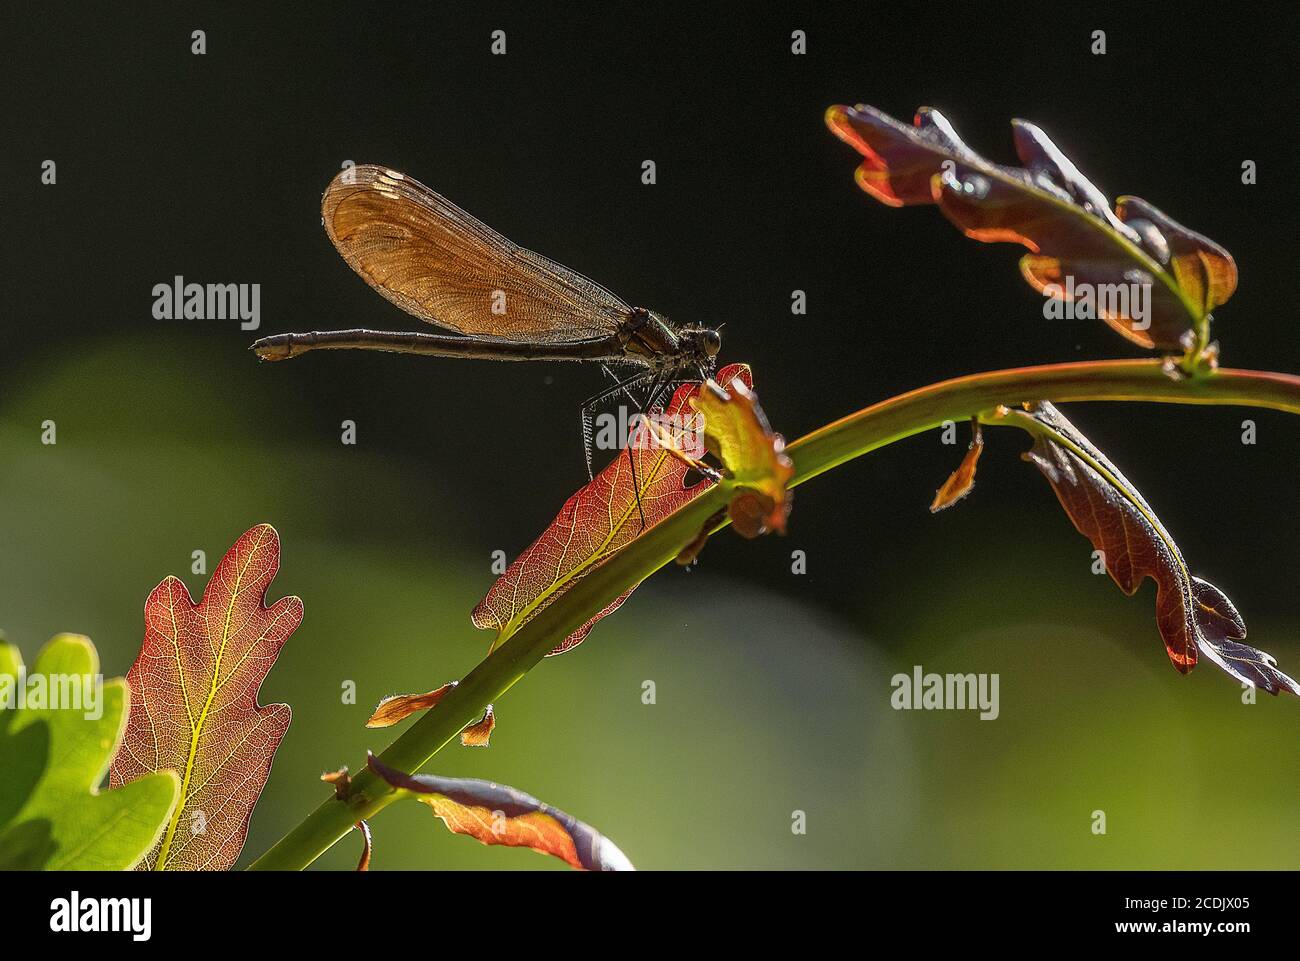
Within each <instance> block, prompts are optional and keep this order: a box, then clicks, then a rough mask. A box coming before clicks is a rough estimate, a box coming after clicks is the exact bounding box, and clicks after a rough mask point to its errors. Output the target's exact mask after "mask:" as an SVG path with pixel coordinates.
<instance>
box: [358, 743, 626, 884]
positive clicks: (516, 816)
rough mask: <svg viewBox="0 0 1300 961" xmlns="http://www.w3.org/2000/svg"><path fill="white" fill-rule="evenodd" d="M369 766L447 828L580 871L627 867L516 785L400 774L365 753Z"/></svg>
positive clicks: (607, 845)
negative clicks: (528, 851)
mask: <svg viewBox="0 0 1300 961" xmlns="http://www.w3.org/2000/svg"><path fill="white" fill-rule="evenodd" d="M369 764H370V769H371V770H372V771H374V772H375V773H376V774H378V775H379V776H380V777H381V778H383V780H384V781H386V782H387V783H388V784H389V785H391V786H392V787H394V788H396V789H397V791H398V793H399V794H403V795H405V796H407V797H411V798H414V799H415V800H417V801H420V802H421V803H423V804H426V805H428V807H429V808H430V809H431V810H432V811H433V813H434V815H435V816H436V817H437V818H439V819H440V820H441V821H442V823H443V824H445V825H446V826H447V828H448V829H449V830H450V831H453V832H454V833H456V834H468V835H469V836H470V837H472V838H475V839H477V840H479V841H481V842H482V843H483V844H502V845H506V846H508V847H526V848H531V849H532V850H534V851H537V852H538V853H539V854H549V855H550V856H551V857H556V858H559V859H560V860H562V861H564V862H566V863H568V864H569V865H570V866H571V867H574V868H578V869H579V870H585V871H631V870H634V869H633V867H632V862H630V861H629V860H628V859H627V855H625V854H624V853H623V852H622V851H620V850H619V849H618V846H617V845H615V844H614V842H613V841H611V840H610V839H609V838H607V837H605V836H604V835H603V834H601V833H600V832H598V831H596V830H595V829H594V828H592V827H590V826H589V825H587V824H584V823H583V822H582V821H579V820H578V819H577V818H575V817H573V816H572V815H569V814H566V813H564V812H563V811H560V810H558V809H556V808H553V807H551V806H550V805H549V804H546V803H544V802H542V801H539V800H537V798H535V797H533V796H532V795H530V794H525V793H524V792H523V791H520V790H518V789H516V788H512V787H508V786H506V785H504V784H494V783H493V782H491V781H480V780H474V779H470V778H449V777H436V776H434V775H430V774H416V775H411V774H404V773H402V772H401V771H397V770H394V769H393V768H391V767H389V766H388V765H386V764H384V763H383V762H382V761H380V760H379V758H377V757H375V756H374V755H373V754H372V755H370V760H369Z"/></svg>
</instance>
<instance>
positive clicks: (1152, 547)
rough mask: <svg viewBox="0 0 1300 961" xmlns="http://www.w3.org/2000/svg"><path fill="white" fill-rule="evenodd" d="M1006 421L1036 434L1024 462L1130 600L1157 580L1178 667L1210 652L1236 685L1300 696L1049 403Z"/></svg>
mask: <svg viewBox="0 0 1300 961" xmlns="http://www.w3.org/2000/svg"><path fill="white" fill-rule="evenodd" d="M1000 417H1001V418H1002V419H1004V420H1006V421H1007V422H1008V423H1014V424H1016V425H1017V426H1020V427H1023V428H1024V429H1026V430H1028V431H1029V432H1030V433H1031V434H1032V435H1033V437H1034V446H1033V447H1032V448H1031V449H1030V450H1029V451H1028V452H1027V453H1026V454H1025V455H1024V457H1025V459H1026V460H1028V461H1030V462H1031V463H1032V464H1034V466H1036V467H1037V468H1038V469H1039V470H1040V471H1041V472H1042V473H1043V476H1044V477H1046V478H1047V481H1048V483H1050V484H1051V485H1052V490H1054V491H1055V492H1056V496H1057V499H1058V500H1059V501H1060V502H1061V506H1062V507H1063V508H1065V512H1066V514H1068V515H1069V517H1070V520H1071V521H1072V522H1073V523H1074V526H1075V527H1076V528H1077V529H1078V531H1079V532H1080V533H1081V534H1083V535H1084V536H1085V537H1087V538H1088V539H1089V540H1090V541H1092V544H1093V547H1095V548H1096V549H1097V550H1098V551H1100V552H1101V555H1102V557H1103V559H1104V562H1105V565H1106V570H1107V571H1108V572H1109V573H1110V576H1111V578H1112V579H1113V580H1114V581H1115V583H1116V584H1118V585H1119V587H1120V589H1121V590H1122V591H1124V593H1125V594H1129V595H1132V594H1134V593H1135V592H1136V591H1137V589H1138V587H1140V586H1141V584H1142V581H1143V580H1144V579H1146V578H1148V577H1149V578H1151V579H1152V580H1153V581H1155V582H1156V624H1157V627H1158V628H1159V630H1160V636H1161V637H1162V638H1163V639H1164V642H1165V649H1166V650H1167V651H1168V653H1169V659H1170V661H1172V662H1173V665H1174V667H1175V668H1177V669H1178V670H1179V671H1180V672H1182V673H1184V674H1185V673H1187V672H1188V671H1190V670H1191V669H1192V668H1193V667H1195V666H1196V662H1197V658H1198V655H1200V654H1204V655H1205V656H1206V657H1208V658H1209V659H1210V660H1211V661H1213V662H1214V663H1215V664H1217V665H1219V667H1221V668H1223V670H1225V671H1227V672H1228V673H1229V674H1230V675H1232V676H1233V677H1235V678H1236V679H1237V680H1238V681H1241V682H1243V683H1245V684H1249V685H1251V686H1252V687H1260V688H1263V689H1264V690H1265V691H1268V692H1269V693H1270V694H1277V693H1279V692H1280V691H1288V692H1289V693H1291V694H1294V695H1297V696H1300V685H1297V683H1296V682H1295V681H1294V680H1292V679H1291V678H1290V677H1288V676H1287V675H1285V674H1283V673H1282V672H1281V671H1279V670H1278V669H1277V666H1276V663H1277V662H1276V661H1274V659H1273V658H1272V657H1271V656H1270V655H1268V654H1266V653H1264V652H1263V651H1260V650H1257V649H1255V648H1253V647H1251V646H1249V645H1247V644H1244V643H1242V641H1243V639H1244V638H1245V637H1246V624H1245V622H1244V621H1243V620H1242V618H1241V615H1240V614H1239V613H1237V609H1236V607H1234V606H1233V603H1232V601H1230V600H1229V599H1228V597H1227V596H1226V595H1225V594H1224V593H1223V592H1222V591H1221V590H1219V589H1218V588H1217V587H1215V586H1214V585H1213V584H1211V583H1210V582H1209V581H1206V580H1202V579H1201V578H1199V577H1195V576H1193V575H1192V574H1191V572H1190V571H1189V570H1188V568H1187V564H1186V562H1185V561H1184V560H1183V555H1182V552H1181V551H1179V549H1178V545H1177V544H1175V543H1174V540H1173V538H1172V537H1171V536H1170V535H1169V532H1168V531H1167V530H1165V528H1164V525H1163V524H1161V523H1160V519H1159V518H1158V517H1156V515H1155V512H1154V511H1152V509H1151V507H1150V505H1148V504H1147V502H1146V501H1145V500H1144V499H1143V498H1142V495H1141V494H1139V493H1138V491H1137V489H1136V488H1135V487H1134V486H1133V485H1132V484H1131V483H1129V481H1128V479H1127V478H1125V477H1124V475H1123V474H1121V473H1120V471H1119V469H1118V468H1117V467H1115V465H1114V464H1112V463H1111V462H1110V461H1109V460H1107V459H1106V457H1105V455H1103V454H1102V453H1101V451H1099V450H1098V449H1097V448H1096V447H1095V446H1094V445H1093V444H1092V443H1091V442H1090V441H1089V440H1088V439H1087V438H1086V437H1085V436H1084V435H1083V434H1082V433H1081V432H1080V431H1079V430H1078V428H1076V427H1075V426H1074V425H1073V424H1071V423H1070V422H1069V421H1068V420H1067V419H1066V418H1065V416H1064V415H1062V414H1061V412H1060V411H1058V410H1057V409H1056V408H1055V407H1054V406H1053V405H1051V404H1050V403H1046V402H1044V403H1040V404H1036V405H1033V406H1032V407H1030V408H1029V410H1028V411H1027V412H1021V411H1006V410H1005V409H1004V410H1003V411H1002V412H1000Z"/></svg>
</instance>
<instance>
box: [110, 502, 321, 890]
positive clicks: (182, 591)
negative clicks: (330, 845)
mask: <svg viewBox="0 0 1300 961" xmlns="http://www.w3.org/2000/svg"><path fill="white" fill-rule="evenodd" d="M279 567H280V537H279V535H278V534H277V533H276V531H275V528H273V527H271V526H270V525H269V524H259V525H258V526H257V527H254V528H253V529H251V530H249V531H248V532H247V533H245V534H244V535H243V536H242V537H240V538H239V540H237V541H236V542H235V544H234V546H233V547H231V548H230V551H229V552H228V553H227V554H226V556H225V557H223V558H222V559H221V563H220V564H219V565H218V566H217V569H216V570H215V571H214V572H213V574H212V578H211V580H210V581H209V582H208V586H207V589H206V590H205V591H204V593H203V599H202V600H201V601H200V602H199V603H198V604H195V603H194V602H193V601H192V600H191V599H190V595H189V592H188V591H187V590H186V588H185V585H184V584H183V583H182V582H181V581H180V579H179V578H176V577H168V578H167V579H166V580H164V581H163V582H162V583H161V584H159V585H158V586H157V587H156V588H154V591H153V593H152V594H150V595H149V600H148V601H147V603H146V604H145V635H144V644H143V645H142V646H141V648H140V654H139V656H138V657H137V658H136V660H135V664H133V665H132V667H131V671H130V673H129V674H128V675H127V680H128V682H129V683H130V686H131V713H130V719H129V723H128V724H127V729H126V736H125V739H124V741H123V744H122V749H121V750H120V751H118V754H117V757H116V758H115V759H114V761H113V766H112V769H111V772H110V780H109V783H110V784H111V785H113V786H114V787H116V786H117V785H120V784H125V783H127V782H128V781H132V780H134V779H135V778H138V777H140V776H141V775H143V774H146V773H148V772H151V771H160V770H165V769H168V768H171V769H173V770H176V771H178V772H180V773H181V802H180V804H178V805H177V807H176V809H175V811H174V812H173V813H172V816H171V820H170V823H169V824H168V826H167V830H166V832H165V833H164V834H163V837H162V839H161V841H160V843H159V844H158V845H156V846H155V848H154V850H153V851H151V852H150V853H149V855H148V856H147V857H146V858H145V859H144V860H143V861H142V862H141V863H140V867H141V868H156V869H167V870H225V869H228V868H229V867H230V866H231V865H233V864H234V863H235V860H236V859H237V858H238V857H239V852H240V850H241V849H242V848H243V846H244V838H245V836H246V835H247V833H248V821H249V818H250V817H251V816H252V813H253V806H254V805H255V804H256V803H257V798H258V795H259V794H261V792H262V788H263V787H264V786H265V784H266V779H267V777H268V776H269V774H270V771H271V761H272V759H273V758H274V756H275V750H276V748H277V747H278V746H279V744H280V740H281V738H283V737H284V732H285V731H286V730H287V729H288V727H289V713H290V712H289V706H288V705H287V704H271V705H267V706H265V707H263V706H259V705H258V703H257V692H258V688H259V687H260V686H261V684H262V681H263V679H264V678H265V677H266V674H267V672H268V671H270V669H271V667H272V665H273V664H274V663H275V659H276V657H277V656H278V655H279V653H280V648H281V647H282V646H283V645H284V642H285V640H286V639H287V638H288V637H289V635H290V634H292V633H293V631H294V630H295V629H296V628H297V627H298V624H299V623H300V622H301V621H302V601H300V600H299V599H298V598H296V597H285V598H281V599H280V600H279V601H276V602H275V603H274V604H273V605H271V607H269V608H268V607H265V606H264V601H265V599H266V591H267V588H268V587H270V584H271V581H272V579H273V578H274V577H275V573H276V571H277V570H278V569H279Z"/></svg>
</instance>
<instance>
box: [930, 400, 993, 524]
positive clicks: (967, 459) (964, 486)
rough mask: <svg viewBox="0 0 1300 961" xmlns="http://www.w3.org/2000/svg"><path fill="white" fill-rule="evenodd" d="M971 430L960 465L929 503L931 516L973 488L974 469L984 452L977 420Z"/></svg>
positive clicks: (949, 505) (982, 436) (981, 433)
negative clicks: (968, 442) (968, 443)
mask: <svg viewBox="0 0 1300 961" xmlns="http://www.w3.org/2000/svg"><path fill="white" fill-rule="evenodd" d="M971 430H972V434H971V439H970V445H969V446H968V447H967V448H966V456H964V457H963V458H962V459H961V463H960V464H958V465H957V469H956V470H955V471H953V472H952V474H951V476H949V478H948V479H947V480H946V481H944V482H943V486H942V487H940V488H939V489H938V491H936V492H935V495H934V500H933V501H931V502H930V513H931V514H937V513H939V511H941V510H944V509H945V508H948V507H951V506H952V505H953V504H955V503H957V502H958V501H959V500H961V499H962V498H963V497H965V496H966V495H967V494H969V493H970V492H971V491H972V490H974V488H975V468H976V466H977V465H978V464H979V460H980V454H982V453H983V452H984V434H983V432H982V431H981V430H980V423H979V421H978V420H977V421H974V422H973V425H972V427H971Z"/></svg>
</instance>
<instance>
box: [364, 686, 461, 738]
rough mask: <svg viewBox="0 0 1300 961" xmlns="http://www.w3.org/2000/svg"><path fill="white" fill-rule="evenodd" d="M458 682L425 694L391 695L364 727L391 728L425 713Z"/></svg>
mask: <svg viewBox="0 0 1300 961" xmlns="http://www.w3.org/2000/svg"><path fill="white" fill-rule="evenodd" d="M458 683H460V682H459V681H449V682H448V683H446V684H444V685H443V686H442V687H440V688H437V689H436V690H433V691H429V692H428V693H425V694H391V695H389V696H388V697H386V698H384V699H383V700H382V701H380V702H379V704H378V705H376V706H375V710H374V713H373V714H371V715H370V720H368V721H366V727H391V726H392V725H394V724H396V723H397V722H398V721H403V720H405V719H406V718H408V717H410V716H411V715H412V714H414V713H415V712H416V711H426V710H428V709H429V708H431V707H433V706H434V705H435V704H437V703H438V702H439V701H441V700H442V699H443V698H444V697H445V696H446V695H447V692H448V691H450V690H451V689H452V688H453V687H455V686H456V685H457V684H458Z"/></svg>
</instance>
